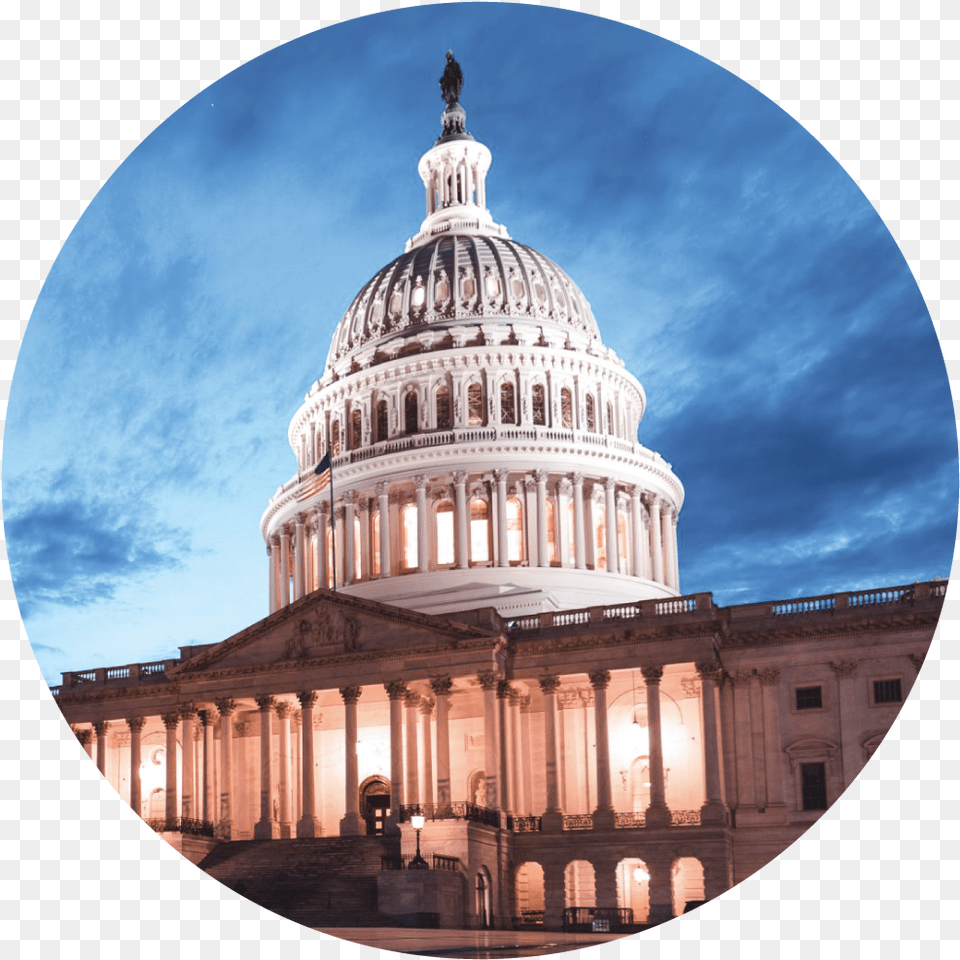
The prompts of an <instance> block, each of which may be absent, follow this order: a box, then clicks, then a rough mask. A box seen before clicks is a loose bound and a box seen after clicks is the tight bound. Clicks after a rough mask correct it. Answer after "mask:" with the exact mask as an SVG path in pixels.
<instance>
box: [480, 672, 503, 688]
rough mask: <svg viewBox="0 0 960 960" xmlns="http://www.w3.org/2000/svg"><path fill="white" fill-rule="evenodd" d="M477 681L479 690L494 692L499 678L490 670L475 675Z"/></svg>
mask: <svg viewBox="0 0 960 960" xmlns="http://www.w3.org/2000/svg"><path fill="white" fill-rule="evenodd" d="M477 680H478V681H479V683H480V688H481V689H482V690H484V691H486V690H496V689H497V684H498V683H499V682H500V678H499V677H498V676H497V675H496V674H495V673H494V672H493V671H492V670H483V671H481V672H480V673H478V674H477Z"/></svg>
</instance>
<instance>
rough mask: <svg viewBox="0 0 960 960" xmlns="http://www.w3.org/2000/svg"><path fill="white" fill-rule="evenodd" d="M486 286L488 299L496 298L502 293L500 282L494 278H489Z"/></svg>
mask: <svg viewBox="0 0 960 960" xmlns="http://www.w3.org/2000/svg"><path fill="white" fill-rule="evenodd" d="M484 286H485V288H486V291H487V296H488V297H496V296H497V295H498V294H499V293H500V281H499V280H498V279H497V278H496V277H494V276H489V277H487V280H486V283H485V284H484Z"/></svg>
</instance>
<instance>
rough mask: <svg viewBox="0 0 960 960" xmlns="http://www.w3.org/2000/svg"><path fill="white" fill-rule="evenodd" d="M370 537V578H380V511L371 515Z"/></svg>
mask: <svg viewBox="0 0 960 960" xmlns="http://www.w3.org/2000/svg"><path fill="white" fill-rule="evenodd" d="M370 536H371V538H372V541H373V542H372V543H371V544H370V546H371V548H372V549H371V551H370V557H371V560H372V561H373V563H372V564H371V568H372V569H371V571H370V574H371V576H374V577H379V576H380V511H379V510H378V511H377V512H376V513H375V514H374V515H373V520H372V522H371V523H370Z"/></svg>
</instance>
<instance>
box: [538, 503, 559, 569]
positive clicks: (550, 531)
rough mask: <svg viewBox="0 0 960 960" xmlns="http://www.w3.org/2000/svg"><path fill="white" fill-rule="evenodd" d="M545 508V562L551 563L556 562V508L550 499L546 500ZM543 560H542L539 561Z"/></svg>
mask: <svg viewBox="0 0 960 960" xmlns="http://www.w3.org/2000/svg"><path fill="white" fill-rule="evenodd" d="M546 508H547V563H549V564H551V565H553V564H555V563H556V562H557V524H556V516H555V514H556V510H555V508H554V506H553V501H552V500H549V499H548V500H547V501H546ZM540 562H541V563H542V562H543V561H542V560H541V561H540Z"/></svg>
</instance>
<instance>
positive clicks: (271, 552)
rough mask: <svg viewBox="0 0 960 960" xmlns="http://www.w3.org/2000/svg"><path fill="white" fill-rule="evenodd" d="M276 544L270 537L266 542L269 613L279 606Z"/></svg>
mask: <svg viewBox="0 0 960 960" xmlns="http://www.w3.org/2000/svg"><path fill="white" fill-rule="evenodd" d="M278 549H279V547H278V546H277V542H276V540H274V539H273V538H272V537H271V538H270V542H269V543H268V544H267V557H268V563H269V565H270V591H269V597H270V599H269V609H270V613H275V612H276V611H277V609H278V607H279V605H278V603H277V577H278V576H279V571H278V570H277V550H278Z"/></svg>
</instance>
